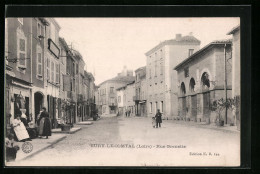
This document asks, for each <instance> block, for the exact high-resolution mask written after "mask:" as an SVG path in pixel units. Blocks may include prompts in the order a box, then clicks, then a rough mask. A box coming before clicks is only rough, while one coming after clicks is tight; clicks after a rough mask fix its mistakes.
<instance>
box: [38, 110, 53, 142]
mask: <svg viewBox="0 0 260 174" xmlns="http://www.w3.org/2000/svg"><path fill="white" fill-rule="evenodd" d="M39 123H40V126H39V136H46V139H47V138H48V136H51V121H50V119H49V114H48V112H46V108H45V107H43V108H42V112H41V115H40V119H39Z"/></svg>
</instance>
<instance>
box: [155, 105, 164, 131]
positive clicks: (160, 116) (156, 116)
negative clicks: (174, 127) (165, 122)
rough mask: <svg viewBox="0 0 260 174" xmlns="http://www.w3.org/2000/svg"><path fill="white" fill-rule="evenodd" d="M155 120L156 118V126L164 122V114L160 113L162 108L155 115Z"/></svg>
mask: <svg viewBox="0 0 260 174" xmlns="http://www.w3.org/2000/svg"><path fill="white" fill-rule="evenodd" d="M155 120H156V128H158V126H159V127H161V123H162V114H161V113H160V109H158V110H157V113H156V115H155Z"/></svg>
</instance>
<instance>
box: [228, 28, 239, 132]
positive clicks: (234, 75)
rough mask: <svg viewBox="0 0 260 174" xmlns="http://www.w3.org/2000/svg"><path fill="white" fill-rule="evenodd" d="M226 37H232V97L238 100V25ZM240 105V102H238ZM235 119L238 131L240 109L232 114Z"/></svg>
mask: <svg viewBox="0 0 260 174" xmlns="http://www.w3.org/2000/svg"><path fill="white" fill-rule="evenodd" d="M227 34H228V35H231V34H232V36H233V39H232V40H233V43H232V57H233V58H232V87H233V88H232V97H233V98H238V99H240V88H241V85H240V84H241V79H240V76H241V72H240V70H241V68H240V25H239V26H236V27H234V28H233V29H232V30H231V31H230V32H228V33H227ZM239 105H240V102H239ZM234 115H235V117H236V122H235V124H236V125H237V128H238V129H239V130H240V107H238V109H236V111H235V113H234Z"/></svg>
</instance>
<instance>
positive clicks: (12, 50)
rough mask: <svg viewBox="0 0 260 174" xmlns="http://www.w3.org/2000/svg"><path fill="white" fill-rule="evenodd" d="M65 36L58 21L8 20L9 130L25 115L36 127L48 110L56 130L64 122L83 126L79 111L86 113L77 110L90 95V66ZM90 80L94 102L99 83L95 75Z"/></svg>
mask: <svg viewBox="0 0 260 174" xmlns="http://www.w3.org/2000/svg"><path fill="white" fill-rule="evenodd" d="M59 30H60V26H59V24H58V23H57V22H56V21H55V19H53V18H7V19H6V20H5V64H6V68H5V70H6V71H5V75H6V78H5V80H6V81H5V87H6V88H5V90H6V100H5V108H6V124H7V127H9V126H10V121H11V120H12V119H14V116H16V115H20V114H21V112H25V115H26V116H27V118H28V120H29V121H30V123H29V125H30V126H31V127H34V126H35V123H36V119H37V116H38V114H39V112H40V110H41V109H42V107H43V106H45V107H46V108H47V111H48V112H49V114H50V119H51V122H52V128H56V127H57V126H58V124H59V122H60V120H61V119H62V118H63V119H64V118H65V119H66V120H67V121H66V122H67V123H72V124H73V123H76V122H77V121H79V120H80V119H79V118H77V111H79V112H80V111H81V110H80V109H82V108H80V109H78V108H77V103H81V101H78V100H77V99H78V98H79V99H81V98H82V97H80V95H83V94H84V92H85V91H84V89H83V88H84V85H83V84H84V83H83V81H84V80H83V79H84V76H85V74H84V66H85V63H84V61H83V59H82V57H80V59H79V55H80V54H79V53H78V54H75V52H72V50H71V49H70V48H69V47H68V45H67V43H66V41H65V40H64V39H63V38H59ZM77 64H78V65H79V66H78V67H77ZM88 79H90V81H91V82H90V89H88V90H91V91H87V92H88V93H90V94H91V96H92V97H91V98H92V101H93V96H94V94H93V93H94V92H93V91H94V87H93V86H95V85H94V77H93V76H92V77H91V75H90V77H89V76H88ZM79 84H80V85H79ZM93 102H94V101H93ZM77 109H78V110H77ZM80 113H81V112H80ZM80 116H82V114H81V115H80Z"/></svg>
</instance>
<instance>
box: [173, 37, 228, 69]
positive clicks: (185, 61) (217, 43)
mask: <svg viewBox="0 0 260 174" xmlns="http://www.w3.org/2000/svg"><path fill="white" fill-rule="evenodd" d="M231 43H232V39H226V40H216V41H212V42H210V43H209V44H208V45H206V46H205V47H203V48H201V49H200V50H198V51H197V52H195V53H194V54H192V55H191V56H190V57H188V58H187V59H185V60H183V61H182V62H181V63H179V64H178V65H177V66H175V67H174V70H178V69H179V68H180V67H181V66H182V65H184V64H186V63H188V62H190V61H191V60H193V59H195V58H196V56H197V55H199V54H200V53H203V51H205V50H207V49H209V48H211V47H212V46H214V45H222V44H231Z"/></svg>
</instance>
